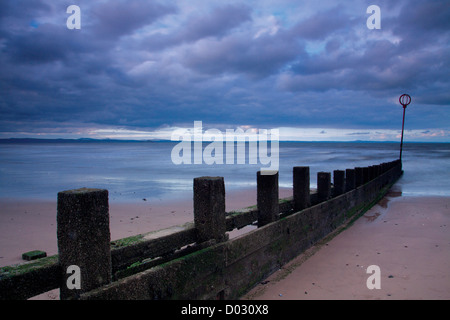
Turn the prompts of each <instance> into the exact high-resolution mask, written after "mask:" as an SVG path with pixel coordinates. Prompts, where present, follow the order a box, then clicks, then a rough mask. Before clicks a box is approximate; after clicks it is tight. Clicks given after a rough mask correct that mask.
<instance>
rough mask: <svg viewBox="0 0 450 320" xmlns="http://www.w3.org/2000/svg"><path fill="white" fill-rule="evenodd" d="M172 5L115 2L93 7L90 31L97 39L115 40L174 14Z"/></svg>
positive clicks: (174, 10)
mask: <svg viewBox="0 0 450 320" xmlns="http://www.w3.org/2000/svg"><path fill="white" fill-rule="evenodd" d="M175 12H176V9H175V7H173V6H172V5H166V4H163V3H158V2H155V1H139V0H131V1H129V0H127V1H125V0H117V1H107V2H103V3H100V4H98V5H95V4H94V6H93V8H92V11H91V17H92V18H93V19H95V20H96V23H94V25H93V27H92V30H93V32H95V33H96V34H97V35H98V36H99V37H107V38H113V39H114V38H117V37H120V36H123V35H127V34H131V33H132V32H133V31H135V30H137V29H139V28H142V27H144V26H146V25H149V24H152V23H153V22H155V21H156V20H157V19H158V18H160V17H162V16H165V15H167V14H172V13H175Z"/></svg>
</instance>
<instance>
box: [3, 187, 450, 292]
mask: <svg viewBox="0 0 450 320" xmlns="http://www.w3.org/2000/svg"><path fill="white" fill-rule="evenodd" d="M291 195H292V190H290V189H282V188H280V198H283V197H288V196H291ZM255 203H256V190H243V191H233V192H227V197H226V210H227V211H229V210H235V209H240V208H244V207H247V206H251V205H254V204H255ZM0 204H1V208H2V209H1V214H0V266H5V265H11V264H16V263H21V262H24V261H23V260H22V258H21V254H22V253H23V252H26V251H30V250H36V249H37V250H44V251H46V252H47V254H48V255H53V254H57V239H56V201H55V202H46V201H12V200H2V201H0ZM449 206H450V197H402V196H401V192H395V191H391V192H390V193H389V194H388V195H387V196H386V197H385V198H383V199H382V200H381V201H380V202H379V203H378V204H377V205H376V206H374V207H373V208H372V209H371V210H369V211H368V212H366V213H365V214H364V216H362V217H361V218H359V219H358V220H357V221H356V222H355V223H354V224H353V225H352V226H351V227H349V228H347V229H346V230H344V231H342V232H341V233H339V234H338V235H336V236H335V237H334V238H332V239H330V240H328V241H324V242H323V243H319V244H318V245H316V246H314V247H312V248H310V249H309V250H308V251H307V252H305V253H304V254H302V255H300V256H299V257H297V258H296V259H294V260H293V261H291V262H289V263H288V264H286V265H285V266H283V267H282V268H281V269H280V270H279V271H276V272H275V273H274V274H272V275H271V276H270V277H269V278H268V279H266V280H265V281H262V283H261V284H259V285H258V286H256V287H255V288H253V289H252V290H251V291H250V292H249V293H248V294H246V295H245V296H243V297H242V299H257V300H260V299H268V300H272V299H291V300H304V299H450V272H449V270H450V250H449V249H450V233H449V228H450V209H449ZM188 221H193V209H192V199H181V200H177V201H171V202H170V203H167V202H162V201H159V200H156V201H150V200H148V201H143V200H141V201H138V202H137V203H133V204H131V203H114V202H112V203H111V202H110V229H111V240H116V239H120V238H123V237H128V236H132V235H136V234H139V233H144V232H148V231H152V230H158V229H162V228H166V227H170V226H173V225H179V224H183V223H185V222H188ZM369 265H377V266H379V267H380V271H381V277H380V283H381V289H372V290H369V289H368V288H367V286H366V281H367V279H368V278H369V276H371V274H368V273H366V269H367V267H368V266H369ZM58 293H59V290H52V291H50V292H48V293H44V294H42V295H39V296H38V297H36V298H37V299H46V300H47V299H58Z"/></svg>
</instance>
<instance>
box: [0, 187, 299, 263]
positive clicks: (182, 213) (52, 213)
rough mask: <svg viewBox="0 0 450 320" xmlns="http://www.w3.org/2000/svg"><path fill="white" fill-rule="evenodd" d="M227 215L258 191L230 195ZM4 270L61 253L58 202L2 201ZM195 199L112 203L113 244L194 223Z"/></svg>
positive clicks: (0, 256)
mask: <svg viewBox="0 0 450 320" xmlns="http://www.w3.org/2000/svg"><path fill="white" fill-rule="evenodd" d="M279 194H280V198H286V197H289V196H292V189H290V188H280V189H279ZM225 201H226V211H232V210H236V209H242V208H245V207H249V206H253V205H255V204H256V188H255V189H243V190H232V191H227V192H226V198H225ZM0 204H1V208H2V209H1V210H0V267H4V266H8V265H13V264H19V263H23V262H26V261H25V260H23V259H22V253H24V252H28V251H31V250H42V251H45V252H46V253H47V256H52V255H55V254H57V253H58V248H57V236H56V228H57V227H56V213H57V211H56V207H57V201H56V199H55V200H54V201H50V200H36V199H30V200H27V199H5V198H3V199H0ZM193 212H194V210H193V199H192V196H191V197H190V198H187V197H185V198H183V197H177V198H176V199H175V200H172V201H170V200H164V199H161V200H160V199H149V200H147V201H144V200H140V201H135V202H131V201H129V202H128V201H127V202H116V201H110V202H109V214H110V221H109V222H110V233H111V241H114V240H118V239H122V238H126V237H129V236H134V235H137V234H141V233H145V232H149V231H156V230H161V229H164V228H168V227H172V226H176V225H181V224H184V223H186V222H191V221H194V214H193Z"/></svg>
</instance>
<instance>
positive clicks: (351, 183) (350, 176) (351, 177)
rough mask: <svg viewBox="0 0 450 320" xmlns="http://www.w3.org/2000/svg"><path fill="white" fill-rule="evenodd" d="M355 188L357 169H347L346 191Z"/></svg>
mask: <svg viewBox="0 0 450 320" xmlns="http://www.w3.org/2000/svg"><path fill="white" fill-rule="evenodd" d="M353 189H355V169H346V170H345V192H349V191H351V190H353Z"/></svg>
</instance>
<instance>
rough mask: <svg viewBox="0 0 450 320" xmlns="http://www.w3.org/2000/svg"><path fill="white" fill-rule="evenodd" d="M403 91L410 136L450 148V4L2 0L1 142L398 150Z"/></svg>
mask: <svg viewBox="0 0 450 320" xmlns="http://www.w3.org/2000/svg"><path fill="white" fill-rule="evenodd" d="M70 5H78V6H79V7H80V9H81V29H68V28H67V25H66V22H67V19H68V18H69V17H70V15H71V14H70V13H67V12H66V9H67V7H68V6H70ZM370 5H377V6H379V8H380V9H381V29H369V28H368V27H367V24H366V22H367V19H368V18H369V17H370V16H371V14H370V13H367V12H366V10H367V8H368V7H369V6H370ZM402 93H408V94H410V95H411V97H412V103H411V105H410V106H408V108H407V109H406V129H407V131H406V132H405V134H406V136H405V137H406V140H409V141H412V140H414V141H436V142H438V141H446V142H450V2H449V1H448V0H443V1H439V0H431V1H430V0H398V1H392V0H391V1H388V0H370V1H365V0H345V1H331V0H299V1H287V0H281V1H268V0H254V1H224V0H176V1H163V0H158V1H156V0H155V1H152V0H148V1H138V0H130V1H122V0H103V1H92V0H89V1H87V0H86V1H76V0H68V1H53V0H2V1H0V113H1V117H0V138H9V137H42V138H82V137H83V138H135V139H149V138H170V133H171V132H173V130H175V129H176V128H179V127H193V123H194V121H202V123H203V126H204V127H205V129H207V128H217V129H219V130H225V129H235V128H237V127H241V128H255V129H271V128H279V129H280V134H281V138H282V139H283V138H284V139H297V140H381V141H383V140H395V141H397V140H398V138H399V133H400V131H401V122H402V112H403V108H402V107H401V106H400V104H399V103H398V97H399V96H400V95H401V94H402Z"/></svg>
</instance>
